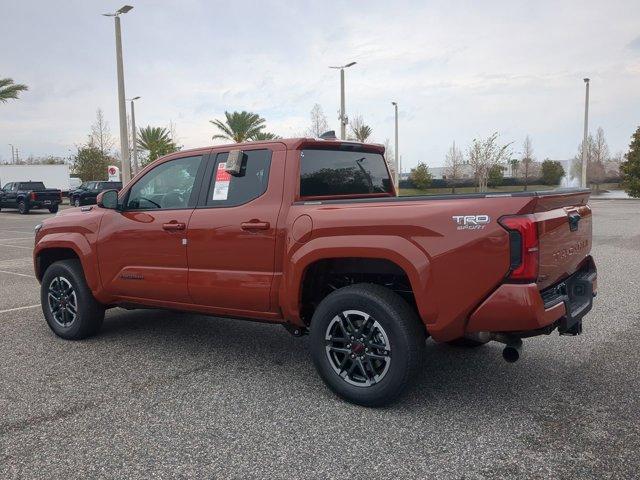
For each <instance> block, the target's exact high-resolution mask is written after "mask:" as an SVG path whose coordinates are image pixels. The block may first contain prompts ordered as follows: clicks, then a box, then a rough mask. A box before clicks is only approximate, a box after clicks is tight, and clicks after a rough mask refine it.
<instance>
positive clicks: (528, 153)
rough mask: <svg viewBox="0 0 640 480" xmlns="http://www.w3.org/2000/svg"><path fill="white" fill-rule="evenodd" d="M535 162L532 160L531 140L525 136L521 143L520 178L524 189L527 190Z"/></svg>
mask: <svg viewBox="0 0 640 480" xmlns="http://www.w3.org/2000/svg"><path fill="white" fill-rule="evenodd" d="M534 161H535V160H534V159H533V145H532V144H531V138H530V137H529V135H527V136H526V137H525V138H524V142H523V143H522V161H521V165H522V178H523V179H524V189H525V190H528V189H529V177H530V176H531V166H532V164H533V162H534Z"/></svg>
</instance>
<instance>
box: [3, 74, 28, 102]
mask: <svg viewBox="0 0 640 480" xmlns="http://www.w3.org/2000/svg"><path fill="white" fill-rule="evenodd" d="M27 90H29V87H27V86H26V85H23V84H21V83H13V79H11V78H0V102H2V103H7V101H8V100H17V99H18V95H19V94H20V92H26V91H27Z"/></svg>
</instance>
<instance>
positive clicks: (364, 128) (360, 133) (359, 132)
mask: <svg viewBox="0 0 640 480" xmlns="http://www.w3.org/2000/svg"><path fill="white" fill-rule="evenodd" d="M350 127H351V133H352V134H353V136H354V137H355V139H356V140H358V141H359V142H362V143H364V142H366V141H367V138H369V137H370V136H371V133H372V132H373V130H372V129H371V127H370V126H369V125H367V124H366V123H364V120H363V119H362V116H360V115H356V116H355V117H354V118H353V120H352V121H351V124H350Z"/></svg>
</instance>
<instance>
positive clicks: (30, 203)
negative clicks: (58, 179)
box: [0, 182, 62, 215]
mask: <svg viewBox="0 0 640 480" xmlns="http://www.w3.org/2000/svg"><path fill="white" fill-rule="evenodd" d="M60 203H62V192H61V191H60V190H58V189H57V188H46V187H45V186H44V183H42V182H11V183H7V184H6V185H5V186H4V187H2V190H0V209H3V208H17V209H18V211H19V212H20V213H21V214H22V215H26V214H27V213H29V210H33V209H35V208H46V209H48V210H49V211H50V212H51V213H56V212H57V211H58V205H60Z"/></svg>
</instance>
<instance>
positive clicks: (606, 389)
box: [0, 200, 640, 479]
mask: <svg viewBox="0 0 640 480" xmlns="http://www.w3.org/2000/svg"><path fill="white" fill-rule="evenodd" d="M592 205H593V209H594V214H595V217H594V249H593V255H594V257H595V259H596V263H597V265H598V269H599V282H598V285H599V295H598V297H597V299H596V303H595V307H594V310H593V311H592V312H591V314H590V315H589V316H588V317H587V318H586V320H585V330H584V333H583V335H581V336H579V337H559V336H558V335H557V334H553V335H551V336H548V337H538V338H534V339H528V340H525V341H524V350H523V357H522V359H521V360H520V361H519V362H518V363H516V364H506V363H505V362H504V361H503V360H502V357H501V355H500V350H501V349H500V346H499V345H498V344H489V345H486V346H484V347H481V348H479V349H475V350H465V349H462V348H455V347H450V346H445V345H436V344H435V343H433V342H432V341H430V340H429V341H428V346H427V354H426V358H425V360H424V372H423V374H422V376H421V377H420V379H419V382H418V385H417V387H416V388H414V389H413V390H412V392H411V393H410V395H408V396H407V397H406V398H405V399H404V400H403V401H402V402H401V403H399V404H398V405H395V406H394V407H391V408H388V409H378V410H374V409H365V408H361V407H357V406H353V405H349V404H347V403H345V402H343V401H341V400H339V399H338V398H336V397H335V396H333V395H332V394H331V393H330V392H329V390H327V389H326V388H325V387H324V385H323V384H322V382H321V380H320V379H319V377H318V376H317V375H316V373H315V371H314V369H313V366H312V364H311V361H310V358H309V355H308V353H307V346H306V342H307V339H306V338H303V339H297V338H294V337H292V336H291V335H289V334H288V333H287V332H286V331H285V330H284V329H283V328H282V327H279V326H274V325H266V324H258V323H249V322H241V321H234V320H226V319H217V318H213V319H212V318H207V317H203V316H198V315H187V314H175V313H165V312H158V311H143V310H140V311H134V312H128V311H125V310H121V309H113V310H111V311H109V312H107V318H106V320H105V324H104V327H103V329H102V332H101V334H100V335H98V336H97V337H95V338H92V339H90V340H86V341H82V342H68V341H64V340H61V339H59V338H57V337H55V336H54V335H53V333H52V332H51V331H50V330H49V328H48V327H47V325H46V323H45V321H44V319H43V316H42V312H41V310H40V307H39V286H38V283H37V281H36V280H35V278H34V277H33V269H32V264H31V251H32V246H33V227H34V225H36V224H37V223H39V222H40V221H41V220H42V219H44V218H47V217H49V216H50V215H49V214H48V212H47V213H46V214H45V213H40V212H38V211H34V212H32V213H31V214H30V215H28V216H20V215H18V214H17V213H16V212H14V211H3V212H1V213H0V359H1V360H0V413H1V417H0V478H2V479H8V478H47V479H48V478H186V477H192V478H205V477H206V478H287V479H292V478H376V479H385V478H438V479H440V478H457V479H461V478H465V479H476V478H515V477H520V478H556V479H557V478H567V479H569V478H638V470H639V469H640V453H639V452H640V394H639V388H640V373H639V370H640V348H639V345H640V293H639V292H640V201H629V200H627V201H625V200H604V201H594V202H593V203H592Z"/></svg>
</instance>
